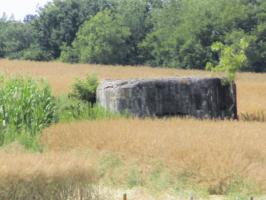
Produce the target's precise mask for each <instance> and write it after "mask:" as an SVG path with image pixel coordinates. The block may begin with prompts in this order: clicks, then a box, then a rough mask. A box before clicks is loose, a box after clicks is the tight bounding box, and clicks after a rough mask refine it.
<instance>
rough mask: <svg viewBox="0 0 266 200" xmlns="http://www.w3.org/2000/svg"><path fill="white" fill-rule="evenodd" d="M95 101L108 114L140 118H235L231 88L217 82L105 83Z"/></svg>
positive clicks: (211, 79)
mask: <svg viewBox="0 0 266 200" xmlns="http://www.w3.org/2000/svg"><path fill="white" fill-rule="evenodd" d="M97 101H98V103H99V104H100V105H102V106H103V107H105V108H106V109H108V110H110V111H113V112H120V113H121V112H128V113H131V114H133V115H135V116H140V117H142V116H171V115H182V116H186V115H188V116H194V117H198V118H222V119H224V118H237V105H236V87H235V84H234V83H233V84H224V82H223V81H222V79H219V78H168V79H134V80H105V81H103V82H102V83H101V84H100V85H99V87H98V89H97Z"/></svg>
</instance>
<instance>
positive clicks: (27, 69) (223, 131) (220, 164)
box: [0, 60, 266, 199]
mask: <svg viewBox="0 0 266 200" xmlns="http://www.w3.org/2000/svg"><path fill="white" fill-rule="evenodd" d="M0 72H2V73H4V74H6V75H27V76H31V77H34V78H46V79H47V80H48V81H49V82H50V84H51V86H52V88H53V92H54V94H57V95H60V94H63V93H66V92H68V91H69V90H70V86H71V84H72V83H73V82H74V81H75V79H76V78H83V77H85V76H86V74H96V75H97V76H98V77H99V78H100V79H107V78H110V79H124V78H147V77H167V76H195V75H196V76H211V75H212V74H210V73H208V72H204V71H197V70H187V71H186V70H177V69H162V68H151V67H130V66H126V67H125V66H100V65H82V64H77V65H71V64H62V63H59V62H47V63H45V62H29V61H8V60H0ZM216 75H217V74H216ZM216 75H215V76H216ZM236 83H237V92H238V93H237V97H238V111H239V114H240V113H244V114H245V116H253V114H254V113H263V112H266V102H265V99H266V74H254V73H239V74H238V75H237V80H236ZM254 115H256V114H254ZM254 118H256V116H255V117H254ZM265 130H266V123H258V122H245V121H208V120H205V121H199V120H193V119H176V118H173V119H145V120H140V119H116V120H101V121H83V122H73V123H69V124H58V125H55V126H53V127H50V128H48V129H46V130H45V131H44V132H43V135H42V137H41V141H42V143H43V144H44V146H45V147H46V148H47V151H48V152H54V153H48V154H52V156H50V157H49V156H47V155H46V154H45V155H19V154H14V155H10V154H7V155H6V154H5V153H1V154H2V155H1V157H0V164H1V166H2V164H3V166H6V168H4V170H1V172H0V173H1V174H0V175H1V177H6V178H7V175H10V177H20V176H22V177H25V178H26V177H29V179H25V180H30V179H32V180H35V179H34V176H35V175H34V174H36V173H33V172H36V171H38V170H39V171H40V173H37V174H43V175H42V176H43V177H58V176H57V173H58V172H60V171H63V173H59V174H62V176H60V177H68V176H70V177H73V178H74V177H83V176H80V174H86V173H87V171H86V170H84V168H83V167H81V165H82V164H81V163H83V162H80V161H73V163H79V164H77V166H75V165H70V166H72V167H69V168H65V162H66V161H65V158H66V157H68V153H67V152H68V150H73V149H79V150H81V151H84V150H87V149H94V150H95V151H96V152H97V151H98V152H102V151H107V152H108V151H109V152H110V151H111V152H117V153H120V154H122V155H125V157H128V158H133V159H137V160H138V163H150V162H152V161H153V160H155V161H157V160H161V161H162V162H164V163H165V164H166V165H167V166H168V167H169V169H171V170H172V171H173V172H175V173H177V174H186V175H187V176H188V177H190V179H191V180H193V181H194V182H196V183H198V184H200V185H203V186H206V187H208V188H209V189H210V190H213V191H216V192H217V193H221V192H224V191H225V188H226V187H227V186H228V185H229V184H230V182H231V180H232V178H234V177H238V176H240V177H243V178H245V179H248V180H251V181H252V182H255V183H256V184H258V185H259V186H260V187H261V189H263V190H264V191H266V146H265V141H266V134H265ZM61 157H62V159H61ZM39 159H40V160H41V161H39ZM68 159H70V160H71V159H76V158H73V157H71V156H70V158H68ZM39 162H40V163H41V164H40V165H38V163H39ZM4 163H6V165H4ZM52 163H54V165H53V166H54V168H53V169H54V170H53V171H52V172H51V171H49V170H48V172H47V171H46V170H47V169H49V167H47V166H49V165H50V164H52ZM7 166H15V167H14V168H11V167H7ZM36 166H38V167H39V168H38V170H35V171H34V169H35V168H36ZM60 166H61V167H62V168H63V170H62V169H61V167H60ZM66 166H68V165H67V164H66ZM85 166H86V165H85ZM11 169H14V170H13V171H12V170H11ZM64 169H65V170H64ZM10 170H11V171H10ZM27 170H30V171H31V172H32V173H28V172H27ZM11 172H12V173H13V174H15V175H14V176H13V175H12V173H11ZM76 173H77V175H75V174H76ZM5 174H6V175H5ZM27 174H29V176H28V175H27ZM47 174H48V175H49V176H48V175H47ZM71 174H74V176H72V175H71ZM84 177H86V176H84ZM2 180H4V179H2ZM7 180H8V179H7ZM23 180H24V179H23ZM36 180H37V179H36ZM38 180H39V179H38ZM44 180H49V178H47V179H46V178H44ZM60 180H61V179H60ZM71 180H72V178H71ZM74 180H78V179H75V178H74ZM88 180H90V179H88ZM55 182H56V181H55ZM11 185H12V184H11ZM37 185H38V184H37ZM1 191H2V189H1ZM10 191H11V190H10ZM0 199H1V198H0ZM7 199H10V198H7Z"/></svg>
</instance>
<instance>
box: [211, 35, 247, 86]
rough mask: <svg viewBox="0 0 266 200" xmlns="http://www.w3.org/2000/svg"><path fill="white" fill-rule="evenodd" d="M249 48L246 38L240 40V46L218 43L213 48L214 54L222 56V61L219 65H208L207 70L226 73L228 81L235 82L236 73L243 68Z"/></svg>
mask: <svg viewBox="0 0 266 200" xmlns="http://www.w3.org/2000/svg"><path fill="white" fill-rule="evenodd" d="M247 48H248V41H246V39H245V38H242V39H240V41H239V44H238V45H234V46H233V45H232V46H226V45H224V44H222V43H220V42H216V43H214V44H213V45H212V46H211V49H212V50H213V51H214V52H218V53H219V54H220V60H219V63H218V64H217V65H213V64H211V63H207V65H206V69H207V70H211V71H215V72H224V73H225V75H226V78H227V80H228V81H233V80H235V76H236V72H237V71H238V70H240V69H241V67H243V65H244V64H245V62H246V60H247V57H246V55H245V51H246V49H247Z"/></svg>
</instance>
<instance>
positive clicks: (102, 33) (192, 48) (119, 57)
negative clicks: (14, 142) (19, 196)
mask: <svg viewBox="0 0 266 200" xmlns="http://www.w3.org/2000/svg"><path fill="white" fill-rule="evenodd" d="M265 9H266V2H265V1H261V0H253V1H250V0H219V1H213V0H200V1H199V0H187V1H184V0H171V1H164V0H101V1H99V0H81V1H77V0H62V1H59V0H54V1H51V2H50V3H48V4H47V5H46V6H44V7H43V8H41V9H39V12H38V15H36V16H32V15H28V16H26V17H25V20H24V22H16V21H14V20H13V19H9V18H8V17H7V16H2V18H1V19H0V57H8V58H21V59H30V60H54V59H58V58H61V60H63V61H66V62H85V63H104V64H123V65H128V64H131V65H132V64H134V65H143V64H148V65H152V66H165V67H174V68H186V69H191V68H196V69H204V67H205V66H206V64H207V63H208V62H211V63H214V65H216V64H217V63H219V56H218V53H217V52H215V51H214V52H213V51H212V45H213V44H218V43H222V44H224V47H226V48H229V47H230V48H232V49H233V51H234V53H236V52H235V49H236V48H235V47H233V46H235V45H236V44H238V43H239V39H240V38H250V41H249V45H248V47H246V48H245V50H244V52H243V53H241V54H244V55H245V57H246V61H247V62H240V63H239V64H240V68H239V69H240V70H249V71H257V72H260V71H265V69H266V61H265V60H266V53H265V52H266V37H265V35H266V34H265V33H266V25H265V24H266V17H265ZM226 48H224V51H225V49H226ZM221 51H223V50H222V49H221ZM226 51H227V50H226ZM242 58H243V57H242Z"/></svg>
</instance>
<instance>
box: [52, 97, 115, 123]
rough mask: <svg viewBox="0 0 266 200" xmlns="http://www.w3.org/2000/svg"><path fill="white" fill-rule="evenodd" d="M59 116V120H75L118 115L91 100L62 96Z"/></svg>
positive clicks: (59, 101) (59, 104)
mask: <svg viewBox="0 0 266 200" xmlns="http://www.w3.org/2000/svg"><path fill="white" fill-rule="evenodd" d="M57 105H58V117H59V121H63V122H65V121H73V120H81V119H90V120H94V119H103V118H112V117H115V116H118V115H117V114H113V113H111V112H108V111H106V110H105V109H104V108H102V107H100V106H98V105H96V104H94V105H92V104H91V103H89V102H84V101H81V100H79V99H75V98H67V97H65V96H61V97H60V98H58V102H57Z"/></svg>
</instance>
